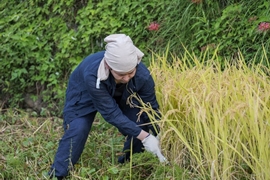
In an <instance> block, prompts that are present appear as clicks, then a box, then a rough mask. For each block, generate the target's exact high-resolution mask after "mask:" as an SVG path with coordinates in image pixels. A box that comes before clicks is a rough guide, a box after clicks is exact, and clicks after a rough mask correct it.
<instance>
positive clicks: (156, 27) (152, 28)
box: [148, 22, 160, 31]
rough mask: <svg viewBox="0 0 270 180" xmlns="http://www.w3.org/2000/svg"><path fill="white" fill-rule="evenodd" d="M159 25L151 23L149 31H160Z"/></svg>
mask: <svg viewBox="0 0 270 180" xmlns="http://www.w3.org/2000/svg"><path fill="white" fill-rule="evenodd" d="M159 26H160V25H159V24H158V23H156V22H151V23H150V25H149V26H148V30H149V31H157V30H158V29H159Z"/></svg>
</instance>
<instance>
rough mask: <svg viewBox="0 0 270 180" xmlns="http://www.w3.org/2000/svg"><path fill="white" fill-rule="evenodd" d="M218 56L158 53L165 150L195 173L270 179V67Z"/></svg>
mask: <svg viewBox="0 0 270 180" xmlns="http://www.w3.org/2000/svg"><path fill="white" fill-rule="evenodd" d="M216 57H217V55H216V53H215V54H214V56H213V57H212V58H210V59H207V56H206V55H205V56H202V57H200V59H198V58H197V57H196V56H195V55H192V54H190V53H188V52H186V53H185V54H183V55H181V56H180V57H175V56H171V57H170V58H172V62H171V63H168V61H167V59H168V53H166V54H165V55H163V56H160V55H154V56H153V61H152V62H151V65H150V67H149V68H150V70H151V73H152V75H153V78H154V80H155V82H156V92H157V98H158V101H159V103H160V111H161V116H162V120H161V121H160V125H161V127H162V135H161V142H162V150H163V153H164V154H165V156H166V157H168V159H169V160H170V161H171V162H173V163H177V164H178V165H179V166H181V167H183V168H185V169H188V170H189V172H191V174H190V175H191V177H193V178H198V177H200V178H202V179H220V180H224V179H226V180H228V179H261V180H265V179H270V78H269V70H267V69H266V68H264V69H263V66H261V65H255V64H253V65H250V66H248V65H247V64H245V63H244V62H245V61H244V59H243V57H241V56H239V58H238V59H237V60H235V61H234V62H233V63H225V62H223V64H222V62H220V61H217V59H216ZM267 74H268V75H267ZM143 108H144V110H145V111H146V112H147V113H149V112H150V109H151V107H148V109H147V105H145V106H144V107H143Z"/></svg>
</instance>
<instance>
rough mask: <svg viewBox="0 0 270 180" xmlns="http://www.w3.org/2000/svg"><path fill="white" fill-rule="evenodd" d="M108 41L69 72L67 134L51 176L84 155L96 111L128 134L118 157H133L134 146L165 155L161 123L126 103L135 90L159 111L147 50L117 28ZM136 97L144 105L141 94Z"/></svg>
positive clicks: (60, 174)
mask: <svg viewBox="0 0 270 180" xmlns="http://www.w3.org/2000/svg"><path fill="white" fill-rule="evenodd" d="M104 41H105V42H106V43H107V44H106V46H105V50H104V51H100V52H97V53H94V54H90V55H89V56H88V57H86V58H85V59H84V60H83V61H82V62H81V63H80V64H79V65H78V66H77V68H76V69H75V70H74V71H73V72H72V73H71V75H70V78H69V82H68V86H67V90H66V99H65V106H64V111H63V118H64V121H63V127H64V134H63V136H62V138H61V140H60V141H59V145H58V149H57V152H56V154H55V158H54V162H53V164H52V166H51V169H50V172H49V174H50V177H57V178H58V179H63V178H64V177H65V176H67V175H68V172H69V170H70V167H72V166H73V165H74V164H75V163H76V162H77V161H78V160H79V158H80V156H81V154H82V152H83V149H84V146H85V142H86V140H87V137H88V134H89V132H90V130H91V126H92V124H93V121H94V118H95V115H96V113H97V112H99V113H100V114H101V115H102V117H103V118H104V119H105V120H106V121H107V122H108V123H110V124H112V125H113V126H115V127H116V128H117V129H118V130H119V132H121V133H122V134H123V135H124V136H127V138H126V141H125V143H124V147H123V152H125V155H123V156H120V157H119V158H118V162H119V163H124V162H125V161H127V160H129V158H130V151H131V150H130V148H131V147H132V148H133V149H132V152H133V153H140V152H143V151H144V149H145V150H147V151H149V152H151V153H153V154H155V155H156V156H157V157H158V158H159V160H160V162H164V161H165V160H166V159H165V157H164V156H163V155H162V154H161V150H160V148H159V141H158V139H157V138H156V137H155V136H156V135H157V133H158V131H159V130H158V125H151V123H149V122H150V120H149V117H148V116H147V115H146V113H143V114H141V115H140V116H138V113H139V112H140V109H139V108H136V107H131V106H130V105H128V104H127V103H126V102H127V99H128V97H129V96H130V95H131V94H133V93H137V95H138V96H139V97H140V98H141V99H142V100H143V102H144V103H150V105H151V107H152V108H153V109H154V110H156V111H157V112H158V108H159V105H158V102H157V100H156V95H155V84H154V81H153V78H152V77H151V75H150V72H149V70H148V69H147V67H146V66H145V65H144V64H143V63H142V62H141V59H142V57H143V56H144V54H143V53H142V52H141V51H140V50H139V49H138V48H137V47H136V46H135V45H134V44H133V42H132V40H131V39H130V37H129V36H127V35H125V34H112V35H109V36H107V37H106V38H105V39H104ZM133 103H135V104H137V105H139V102H138V101H136V100H133ZM154 126H155V127H154ZM149 130H151V131H152V132H153V133H152V134H153V135H152V134H150V133H149V132H150V131H149ZM131 143H133V144H132V145H131Z"/></svg>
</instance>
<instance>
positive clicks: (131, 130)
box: [84, 74, 141, 137]
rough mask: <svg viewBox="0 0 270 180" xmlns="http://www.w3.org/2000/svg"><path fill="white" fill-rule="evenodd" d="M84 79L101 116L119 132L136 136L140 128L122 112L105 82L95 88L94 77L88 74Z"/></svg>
mask: <svg viewBox="0 0 270 180" xmlns="http://www.w3.org/2000/svg"><path fill="white" fill-rule="evenodd" d="M84 81H85V82H86V86H87V87H86V88H87V89H88V92H89V95H90V97H91V99H92V102H93V104H94V106H95V108H96V109H97V111H98V112H99V113H100V114H101V115H102V117H103V118H104V119H105V120H106V121H107V122H108V123H110V124H112V125H113V126H115V127H116V128H117V129H118V130H119V131H120V132H122V133H124V134H127V135H130V136H134V137H137V136H138V135H139V133H140V132H141V128H140V127H139V126H138V125H137V124H136V123H135V122H132V121H131V120H129V119H128V118H127V117H126V116H125V115H124V114H123V113H122V111H121V110H120V108H119V107H118V105H117V103H116V102H115V100H114V99H113V97H112V96H111V94H110V93H109V91H108V89H107V87H106V86H105V84H104V83H100V89H97V88H96V82H95V81H96V77H94V76H93V75H90V74H87V75H85V76H84Z"/></svg>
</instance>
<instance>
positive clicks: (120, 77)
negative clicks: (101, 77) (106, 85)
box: [110, 67, 136, 84]
mask: <svg viewBox="0 0 270 180" xmlns="http://www.w3.org/2000/svg"><path fill="white" fill-rule="evenodd" d="M110 71H111V73H112V75H113V77H114V79H115V82H116V84H119V83H123V84H126V83H128V81H129V80H130V79H131V78H133V77H134V76H135V74H136V67H135V68H134V69H133V70H131V71H129V72H127V73H120V72H117V71H114V70H113V69H111V68H110Z"/></svg>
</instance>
